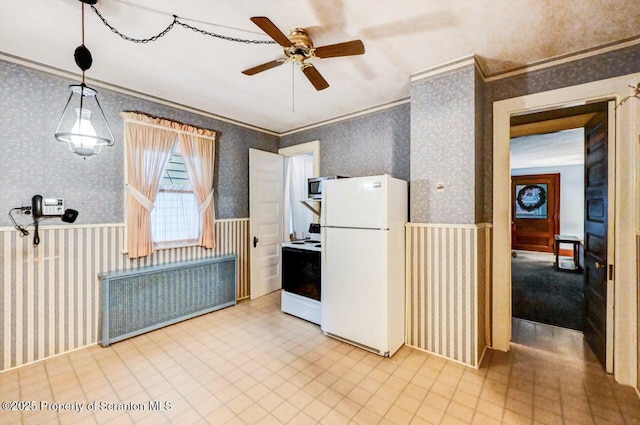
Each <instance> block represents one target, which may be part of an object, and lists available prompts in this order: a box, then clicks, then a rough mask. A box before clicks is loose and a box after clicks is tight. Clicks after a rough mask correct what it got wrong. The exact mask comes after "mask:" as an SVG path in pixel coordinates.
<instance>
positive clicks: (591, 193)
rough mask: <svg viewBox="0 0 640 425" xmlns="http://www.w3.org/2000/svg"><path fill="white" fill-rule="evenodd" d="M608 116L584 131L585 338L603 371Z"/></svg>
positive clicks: (602, 115) (603, 114)
mask: <svg viewBox="0 0 640 425" xmlns="http://www.w3.org/2000/svg"><path fill="white" fill-rule="evenodd" d="M607 127H608V124H607V113H606V112H600V113H598V114H596V115H595V116H594V117H593V118H592V119H591V121H589V123H588V124H587V126H586V127H585V177H584V184H585V197H584V201H585V203H584V236H585V241H584V242H585V243H584V328H583V329H584V331H583V332H584V337H585V339H586V341H587V343H588V344H589V346H591V348H592V349H593V352H594V353H595V354H596V356H597V357H598V359H599V360H600V362H601V363H602V365H603V366H605V367H606V352H607V350H606V333H607V320H606V318H607V225H608V155H607V149H608V143H607V142H608V134H607Z"/></svg>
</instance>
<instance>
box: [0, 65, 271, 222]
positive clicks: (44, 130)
mask: <svg viewBox="0 0 640 425" xmlns="http://www.w3.org/2000/svg"><path fill="white" fill-rule="evenodd" d="M69 84H78V81H73V80H68V79H66V78H62V77H58V76H55V75H51V74H48V73H44V72H41V71H37V70H33V69H30V68H26V67H23V66H20V65H16V64H12V63H10V62H6V61H2V60H0V99H2V101H1V102H0V129H1V130H2V135H3V140H2V143H0V157H1V158H2V160H3V167H2V169H0V186H1V187H2V190H1V191H0V205H2V208H3V211H0V212H2V214H0V226H8V225H10V222H9V218H8V217H7V214H6V212H8V210H9V208H11V207H18V206H22V205H30V202H31V197H32V196H33V195H35V194H41V195H43V196H45V197H62V198H64V200H65V207H67V208H73V209H76V210H78V211H79V213H80V214H79V216H78V220H77V222H76V223H78V224H89V223H121V222H123V221H124V205H123V203H124V166H123V159H124V153H123V152H124V150H123V134H124V125H123V122H122V119H121V118H120V116H119V115H118V114H119V113H120V112H121V111H124V110H132V111H139V112H143V113H147V114H150V115H155V116H159V117H163V118H168V119H172V120H175V121H179V122H183V123H186V124H190V125H194V126H198V127H203V128H207V129H212V130H215V131H217V132H218V140H217V142H216V173H215V182H214V187H215V190H216V191H215V194H214V196H215V197H214V201H215V205H216V217H217V218H235V217H248V216H249V212H248V208H249V207H248V206H249V200H248V191H249V188H248V174H249V172H248V167H249V165H248V162H249V159H248V158H249V155H248V149H249V148H257V149H262V150H266V151H271V152H275V151H277V149H278V137H277V136H271V135H268V134H265V133H262V132H259V131H254V130H251V129H247V128H244V127H240V126H237V125H233V124H229V123H226V122H223V121H218V120H215V119H212V118H209V117H205V116H202V115H198V114H195V113H191V112H186V111H183V110H180V109H176V108H172V107H169V106H165V105H162V104H159V103H154V102H151V101H147V100H143V99H140V98H137V97H133V96H129V95H124V94H120V93H117V92H112V91H109V90H106V89H98V100H99V101H100V104H101V106H102V108H103V109H104V113H105V116H106V118H107V121H108V123H109V125H110V127H111V131H112V132H113V135H114V137H115V140H116V143H115V145H114V146H111V147H104V148H103V149H102V153H101V154H100V155H97V156H93V157H89V158H87V159H83V158H81V157H79V156H77V155H75V154H72V153H71V152H70V151H69V149H68V147H67V145H66V144H64V143H60V142H57V141H56V140H55V139H54V137H53V133H54V131H55V128H56V125H57V123H58V119H59V118H60V114H61V113H62V109H63V107H64V105H65V102H66V101H67V98H68V97H69V89H68V86H69ZM26 221H28V220H26ZM26 221H25V220H23V222H26ZM51 224H53V221H52V222H51Z"/></svg>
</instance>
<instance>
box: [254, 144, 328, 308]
mask: <svg viewBox="0 0 640 425" xmlns="http://www.w3.org/2000/svg"><path fill="white" fill-rule="evenodd" d="M319 153H320V142H319V141H314V142H309V143H303V144H300V145H295V146H292V147H289V148H283V149H280V150H279V151H278V153H277V154H276V153H271V152H264V151H260V150H257V149H249V234H250V239H251V240H250V244H251V245H250V246H251V250H250V257H249V263H250V265H249V268H250V295H251V299H254V298H258V297H261V296H263V295H266V294H268V293H271V292H273V291H276V290H279V289H280V288H281V286H282V265H281V264H282V252H281V245H282V242H283V241H284V240H285V238H288V230H285V220H284V217H285V196H284V190H285V184H284V182H285V179H284V176H285V167H284V162H285V159H286V158H287V157H288V156H294V155H302V154H309V155H312V157H313V159H312V170H313V173H314V175H317V173H318V170H319V168H320V158H319V156H320V155H319ZM287 240H288V239H287Z"/></svg>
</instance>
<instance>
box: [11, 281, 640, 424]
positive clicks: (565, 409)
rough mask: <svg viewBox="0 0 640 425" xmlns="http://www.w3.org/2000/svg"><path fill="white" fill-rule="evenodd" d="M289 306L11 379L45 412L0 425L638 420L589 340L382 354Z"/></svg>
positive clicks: (522, 337) (636, 409)
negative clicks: (472, 353)
mask: <svg viewBox="0 0 640 425" xmlns="http://www.w3.org/2000/svg"><path fill="white" fill-rule="evenodd" d="M279 300H280V295H279V293H274V294H272V295H268V296H266V297H262V298H260V299H258V300H254V301H244V302H241V303H240V304H239V305H238V306H236V307H231V308H227V309H225V310H221V311H218V312H215V313H212V314H208V315H206V316H201V317H198V318H195V319H192V320H189V321H187V322H182V323H180V324H177V325H173V326H170V327H167V328H164V329H161V330H158V331H155V332H152V333H148V334H146V335H142V336H139V337H137V338H133V339H129V340H126V341H122V342H120V343H116V344H114V345H112V346H111V347H109V348H101V347H99V346H93V347H89V348H85V349H82V350H78V351H75V352H72V353H68V354H65V355H61V356H58V357H55V358H51V359H49V360H45V361H42V362H38V363H34V364H32V365H28V366H24V367H21V368H19V369H13V370H10V371H7V372H4V373H1V374H0V400H2V401H11V400H13V401H22V402H27V403H24V404H23V405H22V406H20V407H23V408H28V407H33V408H34V409H35V410H31V411H23V412H18V411H11V410H2V411H0V423H1V424H14V423H24V424H50V423H51V424H95V423H99V424H103V423H104V424H131V423H135V424H163V423H172V424H173V423H175V424H180V425H189V424H285V423H286V424H295V425H298V424H301V425H304V424H315V423H320V424H330V425H339V424H362V425H370V424H396V425H401V424H468V423H472V424H483V425H484V424H500V423H503V424H534V423H535V424H550V425H553V424H605V423H606V424H633V423H640V401H639V399H638V397H637V395H636V393H635V391H634V390H633V389H632V388H629V387H623V386H620V385H618V384H616V383H615V382H614V380H613V379H612V377H611V376H609V375H607V374H605V373H604V372H603V371H602V368H601V367H600V366H599V365H598V364H597V363H596V361H595V359H594V357H593V354H592V353H589V351H588V349H586V348H585V347H584V345H583V343H582V336H581V334H580V333H577V332H574V331H566V330H560V329H558V328H553V327H549V326H544V325H539V324H535V323H532V322H525V321H520V320H517V319H516V320H514V341H515V342H514V344H513V348H512V350H511V351H510V352H509V353H501V352H492V351H489V352H488V353H487V355H486V356H485V359H484V362H483V366H482V367H481V368H480V369H479V370H474V369H471V368H468V367H464V366H461V365H459V364H456V363H453V362H450V361H447V360H443V359H441V358H439V357H436V356H433V355H429V354H427V353H424V352H421V351H418V350H414V349H411V348H409V347H403V348H402V349H400V350H399V351H398V353H396V354H395V355H394V356H393V357H392V358H390V359H384V358H381V357H378V356H376V355H373V354H370V353H367V352H365V351H362V350H360V349H358V348H354V347H352V346H350V345H347V344H344V343H341V342H338V341H336V340H333V339H331V338H328V337H326V336H325V335H323V334H322V332H321V331H320V329H319V327H318V326H316V325H313V324H310V323H308V322H305V321H303V320H300V319H297V318H294V317H291V316H288V315H285V314H283V313H281V312H280V310H279V307H280V301H279ZM31 402H33V403H31ZM94 402H95V403H96V404H93V403H94ZM45 403H48V404H45ZM154 403H155V404H154ZM13 407H17V406H15V405H14V406H13ZM80 407H81V408H82V409H81V410H80ZM90 407H91V408H93V410H90V409H89V408H90ZM56 408H57V409H61V411H60V412H59V413H58V412H56V411H55V409H56ZM74 408H75V409H78V410H72V409H74ZM63 409H71V410H66V411H65V410H63ZM122 409H127V410H122Z"/></svg>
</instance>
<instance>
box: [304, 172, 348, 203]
mask: <svg viewBox="0 0 640 425" xmlns="http://www.w3.org/2000/svg"><path fill="white" fill-rule="evenodd" d="M344 178H346V177H344V176H326V177H312V178H310V179H307V198H309V199H321V198H322V182H323V181H325V180H333V179H344Z"/></svg>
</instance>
